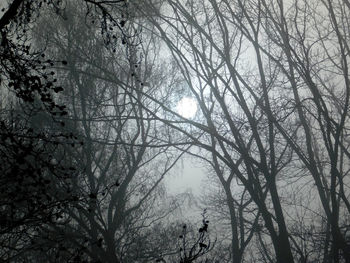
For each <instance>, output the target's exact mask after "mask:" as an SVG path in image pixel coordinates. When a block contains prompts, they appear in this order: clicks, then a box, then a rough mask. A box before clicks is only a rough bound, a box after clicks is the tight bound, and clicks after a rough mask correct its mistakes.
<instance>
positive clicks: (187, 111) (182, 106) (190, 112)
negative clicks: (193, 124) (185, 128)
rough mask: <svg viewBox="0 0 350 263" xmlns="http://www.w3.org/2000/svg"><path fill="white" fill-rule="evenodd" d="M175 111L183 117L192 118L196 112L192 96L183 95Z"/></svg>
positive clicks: (195, 104)
mask: <svg viewBox="0 0 350 263" xmlns="http://www.w3.org/2000/svg"><path fill="white" fill-rule="evenodd" d="M176 111H177V113H179V114H180V115H181V116H182V117H184V118H193V117H194V115H196V112H197V103H196V101H195V100H194V99H193V98H190V97H184V98H182V99H181V100H180V101H179V102H178V103H177V106H176Z"/></svg>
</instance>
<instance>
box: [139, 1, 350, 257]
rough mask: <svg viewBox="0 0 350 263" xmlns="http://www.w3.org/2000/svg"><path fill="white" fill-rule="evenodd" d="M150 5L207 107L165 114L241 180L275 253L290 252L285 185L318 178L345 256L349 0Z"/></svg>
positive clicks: (337, 248)
mask: <svg viewBox="0 0 350 263" xmlns="http://www.w3.org/2000/svg"><path fill="white" fill-rule="evenodd" d="M151 10H152V5H150V8H149V10H147V13H148V15H149V19H150V20H151V21H152V22H153V23H154V24H155V25H156V26H157V28H158V30H159V35H160V37H161V38H162V40H163V41H164V42H165V44H166V45H167V46H168V48H169V50H170V52H171V53H172V55H173V58H174V59H175V61H176V63H177V65H178V66H179V67H180V68H181V70H182V73H183V76H184V78H185V80H186V83H187V86H188V89H189V90H190V91H191V92H192V96H193V97H194V98H196V100H197V102H198V105H199V107H200V109H201V112H200V113H199V114H198V116H197V119H185V118H182V117H181V116H179V115H178V114H176V113H175V112H173V111H171V109H169V108H168V110H169V112H171V113H172V114H173V117H172V118H168V119H164V118H163V121H164V122H165V123H167V124H168V125H169V126H171V127H172V128H173V129H174V130H177V131H180V132H182V133H183V134H185V135H186V136H188V138H190V139H191V140H192V143H193V144H196V145H197V146H199V147H201V148H203V149H206V150H208V151H209V152H210V153H212V154H213V156H215V158H217V159H219V160H220V162H222V163H223V164H225V165H226V166H227V167H228V169H229V170H231V173H232V174H233V175H234V176H235V177H237V178H238V180H239V181H240V182H241V183H242V184H243V185H244V187H245V188H246V190H247V192H248V193H249V194H250V196H251V198H252V200H253V201H254V203H255V204H256V206H257V207H258V209H259V213H261V216H262V218H263V220H264V225H265V227H266V229H267V231H268V235H269V237H270V238H271V241H272V244H273V247H274V251H275V253H276V260H277V261H278V262H293V261H294V252H293V250H294V248H293V244H292V243H291V239H290V229H289V222H288V220H287V219H286V217H285V215H286V214H285V212H284V210H286V209H288V206H283V203H282V201H281V200H282V199H283V198H284V196H286V195H284V192H283V193H281V185H282V184H283V182H284V181H286V182H287V179H288V178H292V177H294V178H296V177H300V178H301V181H303V183H305V182H306V181H308V180H309V178H312V182H313V184H314V187H313V190H315V191H316V192H317V196H318V200H315V202H316V203H317V202H320V204H321V205H322V207H323V210H324V212H325V215H326V218H327V222H328V223H329V224H330V230H331V236H332V242H331V244H332V257H333V261H334V262H339V260H340V258H343V259H344V260H345V261H346V262H349V260H350V258H349V254H348V251H350V249H349V244H348V243H347V241H346V238H345V232H344V230H342V227H341V226H340V224H342V223H341V222H342V220H341V218H340V211H346V212H347V213H348V212H349V205H348V202H349V201H348V189H347V183H346V179H345V178H346V175H347V169H348V168H347V166H348V165H347V161H348V157H349V156H348V150H347V148H348V145H347V141H346V139H345V138H346V134H347V123H348V122H347V116H348V113H347V112H348V99H349V86H348V83H349V80H348V62H347V59H348V51H347V50H348V44H347V42H348V41H347V34H348V26H347V19H348V12H349V8H348V5H347V4H346V2H344V1H322V2H321V3H319V2H309V1H308V2H306V1H293V2H290V3H288V4H286V3H283V1H263V0H261V1H245V2H244V1H226V0H223V1H214V0H213V1H186V2H185V1H171V0H169V1H166V2H165V4H164V9H163V13H158V17H157V19H156V18H155V15H157V12H153V13H151ZM170 10H171V11H170ZM150 14H152V15H150ZM145 15H147V14H146V13H145ZM165 106H166V105H163V108H166V107H165ZM159 118H160V119H161V117H159ZM179 122H185V123H187V124H188V125H190V126H192V129H193V130H192V132H188V130H186V129H184V128H183V126H180V125H178V123H179ZM196 134H198V135H200V138H199V137H198V136H197V135H196ZM293 167H299V168H300V169H303V172H304V174H302V175H300V174H299V175H298V174H297V173H294V172H293V170H291V168H293ZM295 176H296V177H295ZM298 183H300V181H299V182H298ZM286 189H287V188H283V191H285V190H286ZM270 203H271V204H272V206H270V205H269V204H270ZM341 213H343V212H341Z"/></svg>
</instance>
